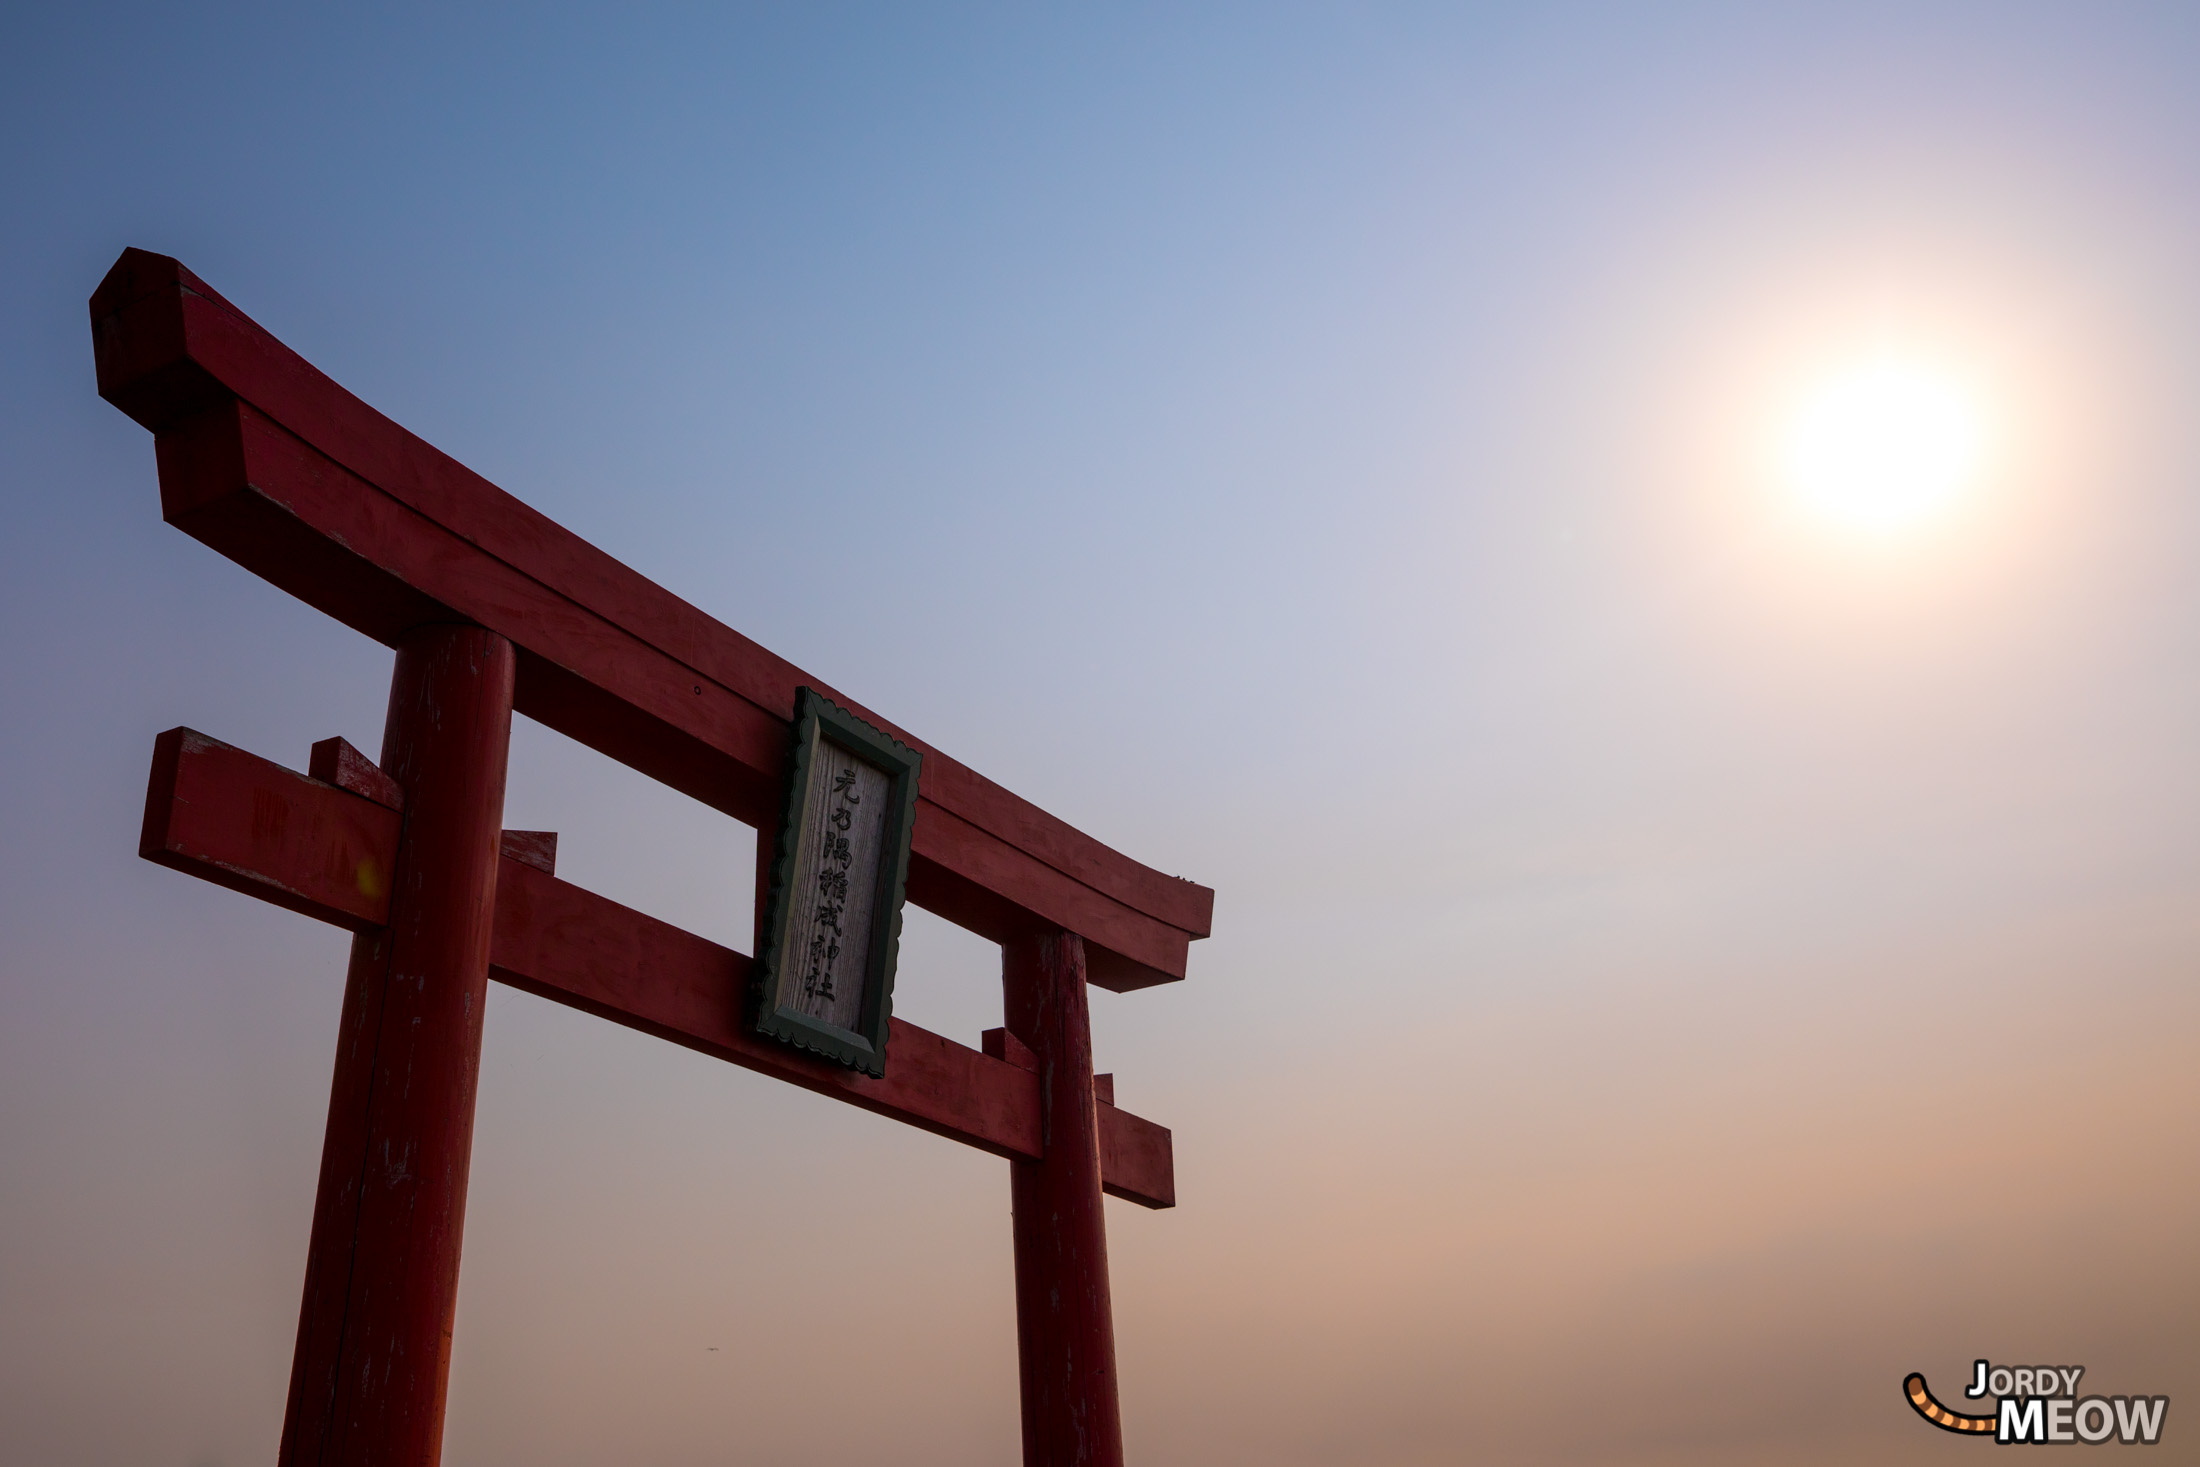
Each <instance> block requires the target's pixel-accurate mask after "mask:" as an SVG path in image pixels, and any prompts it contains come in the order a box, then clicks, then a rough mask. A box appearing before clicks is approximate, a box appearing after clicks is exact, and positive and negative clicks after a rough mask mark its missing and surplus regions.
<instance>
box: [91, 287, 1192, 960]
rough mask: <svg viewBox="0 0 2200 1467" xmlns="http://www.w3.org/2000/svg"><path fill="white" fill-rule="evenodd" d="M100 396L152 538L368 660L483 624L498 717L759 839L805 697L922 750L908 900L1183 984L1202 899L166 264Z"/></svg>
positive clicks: (1007, 934)
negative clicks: (153, 469) (509, 672)
mask: <svg viewBox="0 0 2200 1467" xmlns="http://www.w3.org/2000/svg"><path fill="white" fill-rule="evenodd" d="M92 319H93V331H94V340H95V346H96V353H97V360H98V372H99V391H100V395H101V396H102V397H105V398H106V399H107V400H108V401H110V402H112V403H114V404H115V406H117V407H119V408H121V409H122V410H123V411H124V412H126V413H128V414H129V415H130V416H131V417H132V418H134V419H136V420H137V421H138V422H139V423H140V424H142V425H143V426H145V427H146V428H149V429H151V430H152V431H153V433H154V434H155V446H156V451H157V453H158V456H159V463H160V487H161V512H162V516H163V517H164V518H165V519H166V520H167V521H168V522H169V523H170V524H173V525H175V526H176V527H177V528H179V529H181V530H183V531H184V532H185V533H186V534H189V535H191V536H193V537H194V538H196V539H198V540H200V541H203V542H204V543H205V544H207V545H209V546H211V547H213V548H214V549H216V550H218V551H220V552H222V553H223V554H224V555H227V556H229V557H230V558H231V559H233V560H235V561H237V562H238V563H239V564H240V565H243V566H244V567H245V568H247V569H248V570H251V571H254V572H256V573H257V574H259V575H260V576H262V577H264V578H265V579H267V580H269V581H271V582H273V583H274V584H276V585H277V586H280V587H282V588H283V589H284V590H286V591H289V592H290V593H291V594H292V595H294V596H297V597H298V598H299V599H300V600H303V601H305V602H307V603H309V604H311V605H313V606H316V607H318V608H320V609H321V610H322V611H325V612H327V613H328V614H329V615H331V616H334V617H335V618H337V619H338V620H339V621H342V622H344V623H345V624H346V625H348V626H351V627H354V628H356V629H358V630H359V631H362V632H365V633H366V634H367V635H369V636H371V637H374V638H376V639H377V640H379V641H382V642H384V643H390V644H394V643H395V641H396V639H397V638H398V637H399V636H400V635H401V634H402V633H403V632H404V631H405V630H406V629H407V628H409V627H413V626H417V625H419V624H421V623H423V622H428V621H438V620H446V621H447V620H461V621H470V622H474V623H478V624H479V625H481V626H484V627H487V628H488V629H490V630H491V631H494V632H497V633H499V634H500V635H502V636H504V637H506V638H508V639H509V640H510V641H511V642H512V643H513V644H514V645H515V646H516V647H517V648H518V651H519V673H518V685H517V691H516V694H515V707H516V708H517V709H518V711H520V712H522V713H525V714H527V715H528V716H529V717H531V718H534V719H536V720H537V721H539V722H541V723H544V724H546V725H548V726H549V727H551V728H554V729H557V730H558V731H559V732H561V733H564V734H566V735H568V736H570V737H572V738H575V739H577V740H579V741H580V742H582V743H584V744H587V745H589V746H590V747H592V748H595V749H598V750H600V751H602V752H603V753H605V754H608V755H610V756H611V757H612V758H615V759H618V760H620V761H621V762H622V763H625V764H628V765H630V766H632V767H633V768H635V769H637V770H639V771H641V772H642V773H644V774H647V775H650V776H652V777H653V778H656V779H659V780H662V781H663V782H665V783H666V784H669V785H671V786H673V787H674V788H676V789H679V790H682V791H684V792H685V793H687V794H689V795H692V796H694V797H695V798H696V799H699V800H701V801H703V802H704V803H706V804H709V805H712V806H714V807H716V808H718V809H720V810H723V811H725V812H726V813H727V814H729V815H732V816H734V817H735V818H736V819H740V820H744V821H747V822H749V823H751V824H755V825H760V826H761V825H768V824H769V823H770V822H771V821H772V819H773V818H774V810H775V805H776V801H777V799H778V792H779V784H780V780H781V778H782V776H783V772H784V764H785V760H786V757H787V745H788V733H787V725H788V720H789V719H790V718H791V716H792V714H793V711H794V702H795V690H796V689H797V688H798V687H800V686H803V685H805V684H807V685H808V686H811V687H814V688H817V689H818V690H819V691H820V692H824V693H827V694H828V695H829V696H831V697H832V698H833V699H835V700H836V701H838V702H841V703H843V704H845V705H847V706H849V707H851V708H854V709H856V710H857V711H858V712H860V713H861V714H862V716H863V717H865V718H867V719H869V720H870V721H872V722H873V723H875V724H877V725H879V726H880V727H882V728H885V729H887V730H888V731H890V732H891V733H893V734H894V735H895V736H896V737H898V738H900V739H902V740H903V741H904V742H906V743H908V744H911V745H912V746H914V747H917V748H920V749H922V750H923V751H924V769H923V776H922V784H921V787H920V791H919V803H918V806H917V817H916V827H915V834H914V840H913V846H912V851H911V856H910V864H909V887H908V895H909V900H911V901H913V902H915V903H916V904H917V905H918V906H921V907H924V908H925V909H927V910H929V911H932V912H936V913H938V914H939V915H941V916H943V917H945V918H947V919H948V920H950V921H952V922H955V923H957V924H959V925H961V926H963V927H967V928H969V929H970V930H972V931H974V932H977V933H980V934H981V935H984V936H986V937H990V938H993V939H995V940H999V941H1006V940H1008V939H1009V938H1012V937H1015V936H1018V935H1020V934H1023V933H1028V932H1034V931H1041V930H1064V931H1068V932H1073V933H1075V934H1077V935H1078V936H1079V937H1082V938H1083V939H1084V940H1085V943H1086V948H1087V952H1088V955H1089V957H1088V961H1089V973H1090V977H1091V980H1092V981H1093V982H1095V983H1098V984H1099V985H1101V986H1102V987H1105V988H1112V989H1116V990H1118V991H1122V990H1127V989H1134V988H1143V987H1147V986H1149V985H1151V984H1155V983H1165V982H1170V981H1173V980H1176V979H1180V978H1182V977H1183V976H1184V972H1185V960H1186V956H1187V951H1188V945H1189V943H1190V942H1191V940H1192V939H1193V938H1197V937H1205V936H1206V935H1207V932H1208V929H1209V923H1210V919H1211V917H1212V914H1213V909H1214V893H1213V892H1212V891H1210V890H1209V889H1208V888H1206V887H1203V886H1199V885H1197V884H1195V883H1193V882H1189V881H1184V880H1181V879H1178V878H1175V877H1170V876H1165V875H1163V874H1162V873H1160V872H1158V871H1155V870H1153V869H1151V868H1150V867H1146V866H1143V865H1140V864H1139V863H1138V862H1136V861H1133V860H1131V859H1130V858H1129V857H1127V856H1124V855H1122V854H1120V853H1119V852H1117V851H1114V850H1112V849H1110V848H1109V847H1107V846H1105V845H1103V844H1101V843H1100V842H1099V841H1097V840H1094V839H1093V838H1092V837H1090V836H1087V835H1085V834H1083V833H1081V832H1079V831H1077V830H1075V829H1073V828H1071V827H1070V826H1069V825H1067V824H1066V823H1064V822H1063V821H1061V820H1058V819H1056V818H1055V817H1053V816H1051V815H1049V814H1047V813H1046V812H1045V811H1043V810H1040V809H1039V808H1038V807H1036V806H1034V805H1032V804H1031V803H1029V802H1028V801H1026V800H1023V799H1020V798H1018V797H1017V796H1015V795H1013V794H1011V793H1009V792H1008V791H1007V790H1005V789H1003V788H1001V787H1000V786H999V785H996V784H994V783H993V782H992V781H990V780H988V779H986V778H984V777H983V776H981V775H979V774H977V773H976V772H974V771H973V770H971V769H969V768H967V767H965V766H964V765H961V764H959V763H957V762H955V761H954V760H953V759H951V758H948V757H947V756H946V755H943V754H941V753H940V752H939V751H937V750H935V749H933V748H931V747H930V746H929V745H927V744H924V743H923V742H922V741H921V740H918V739H916V738H914V737H912V736H911V735H909V734H908V733H907V732H905V731H903V730H901V729H899V728H897V727H895V726H894V725H893V724H892V723H890V722H888V721H887V720H886V719H883V718H880V717H879V716H878V715H877V714H875V713H872V712H870V711H869V710H868V709H865V708H863V707H862V705H860V704H858V703H856V702H855V701H854V700H852V699H848V698H846V697H845V696H844V695H842V694H841V693H839V692H837V691H834V690H833V689H831V688H830V687H828V686H827V685H826V684H824V683H822V682H820V681H818V680H817V679H815V678H812V677H810V676H808V675H807V674H805V673H803V672H802V671H801V670H800V669H798V668H796V667H795V666H793V665H792V664H791V663H789V662H787V661H785V660H784V659H783V658H779V657H776V656H774V655H773V654H771V653H770V652H768V651H766V650H764V649H763V648H762V647H760V646H758V645H757V644H756V643H754V642H752V641H750V640H749V639H748V638H746V637H744V636H742V635H741V634H740V633H739V632H736V631H734V630H733V629H732V628H730V627H727V626H725V625H724V624H722V623H720V622H718V621H716V620H714V619H713V618H711V617H709V616H707V615H705V614H704V613H703V612H701V611H699V610H697V609H696V608H695V607H693V606H690V605H689V604H687V603H686V602H684V601H682V600H680V599H679V598H678V597H676V596H674V595H672V593H670V592H669V591H666V590H664V589H663V588H662V587H660V586H658V585H656V584H655V583H653V582H651V581H650V580H648V579H647V578H646V577H644V576H642V575H640V574H638V573H637V572H635V571H633V570H631V569H630V568H628V567H627V566H624V565H622V564H620V563H619V562H618V561H616V560H614V559H613V558H612V557H610V556H609V555H606V554H605V553H603V552H602V551H600V550H598V549H596V548H595V547H594V546H592V545H590V544H588V543H587V542H586V541H584V540H582V539H581V538H580V537H578V536H577V535H574V534H572V533H571V532H570V531H568V530H566V529H564V528H562V527H561V526H559V525H557V524H555V523H553V522H552V521H551V520H549V519H548V518H546V517H545V516H543V515H542V514H540V513H538V512H536V511H535V510H533V509H530V508H528V507H527V506H526V505H524V504H522V503H521V502H520V501H519V500H517V499H515V498H513V497H512V496H511V495H509V494H507V493H505V492H504V491H503V490H501V489H499V488H497V487H496V486H495V485H494V484H491V483H490V482H489V481H488V480H486V479H484V478H482V477H481V476H480V475H479V474H476V473H474V472H473V471H472V470H470V469H468V468H466V467H465V466H464V465H463V464H460V463H459V462H458V461H457V460H455V459H453V458H451V457H450V456H449V455H447V454H445V453H443V452H441V451H439V450H438V449H436V448H435V447H433V446H432V445H430V444H428V443H426V442H424V441H423V440H421V439H420V438H418V437H416V436H415V435H413V434H412V433H410V432H408V431H407V430H406V429H404V428H402V427H400V426H399V425H397V424H396V423H394V422H391V421H390V420H389V419H388V418H386V417H384V416H383V415H382V414H381V413H378V412H376V411H375V410H374V409H373V408H371V407H369V406H367V405H366V404H365V403H363V402H361V401H360V400H359V399H358V398H356V397H354V396H353V395H352V394H351V393H349V392H347V391H345V390H344V389H343V388H342V387H340V386H338V385H337V384H336V383H335V382H333V381H331V380H330V379H329V378H328V377H327V376H325V375H324V374H322V373H321V372H320V371H318V370H316V369H315V368H314V367H313V365H312V364H311V363H309V362H307V361H306V360H305V359H304V358H302V357H300V356H299V355H298V354H297V353H296V352H294V351H292V350H291V349H290V348H288V347H286V346H284V345H283V344H282V342H280V341H278V340H277V339H276V338H275V337H274V336H273V335H271V334H270V333H269V332H267V331H266V330H265V329H263V328H262V327H261V326H259V325H258V324H257V323H256V322H254V321H253V320H252V319H251V318H249V317H248V316H246V315H245V314H244V313H243V312H242V311H239V310H238V309H237V308H236V307H234V306H232V305H231V304H230V303H229V302H228V301H226V300H224V299H222V297H221V296H220V295H218V294H216V293H215V292H214V291H213V290H211V289H210V288H208V287H207V286H206V285H205V284H204V283H203V282H201V281H200V280H199V279H198V277H197V276H195V275H193V274H192V273H191V272H190V271H189V270H186V269H185V268H184V267H183V266H182V265H181V264H179V263H178V262H177V261H175V260H173V259H170V258H169V257H167V256H165V255H156V254H151V253H149V252H146V251H143V250H135V249H133V250H127V251H125V252H124V253H123V255H122V258H121V259H119V260H118V261H116V263H115V266H114V268H113V269H112V270H110V271H109V272H108V274H107V278H106V279H105V280H103V281H102V282H101V283H100V287H99V289H98V291H97V292H95V293H94V294H93V296H92Z"/></svg>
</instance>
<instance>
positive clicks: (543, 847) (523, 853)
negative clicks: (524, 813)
mask: <svg viewBox="0 0 2200 1467" xmlns="http://www.w3.org/2000/svg"><path fill="white" fill-rule="evenodd" d="M500 853H501V854H502V855H503V857H504V859H505V860H507V861H517V862H519V863H520V864H521V865H522V866H532V867H534V868H535V869H536V870H537V871H540V872H541V873H542V874H543V875H545V876H549V875H553V874H555V873H556V871H557V869H558V833H557V832H556V831H554V830H507V831H506V832H504V844H503V847H502V849H501V852H500Z"/></svg>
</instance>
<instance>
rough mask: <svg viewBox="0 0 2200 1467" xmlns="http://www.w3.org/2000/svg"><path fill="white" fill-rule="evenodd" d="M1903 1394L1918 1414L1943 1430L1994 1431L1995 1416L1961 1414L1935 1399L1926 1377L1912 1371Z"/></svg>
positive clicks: (1964, 1431)
mask: <svg viewBox="0 0 2200 1467" xmlns="http://www.w3.org/2000/svg"><path fill="white" fill-rule="evenodd" d="M1902 1394H1904V1395H1905V1396H1908V1397H1909V1398H1910V1404H1911V1405H1912V1406H1913V1407H1915V1408H1916V1410H1917V1414H1918V1415H1920V1416H1922V1417H1924V1418H1925V1419H1926V1420H1927V1421H1930V1422H1931V1423H1932V1424H1933V1425H1935V1426H1937V1427H1939V1428H1940V1429H1941V1430H1942V1431H1960V1432H1962V1433H1963V1434H1964V1435H1966V1436H1969V1435H1971V1434H1973V1433H1975V1432H1985V1433H1989V1434H1990V1433H1992V1431H1993V1429H1994V1426H1995V1418H1994V1417H1991V1416H1959V1415H1957V1414H1956V1413H1955V1412H1953V1411H1951V1410H1949V1409H1948V1408H1947V1407H1946V1406H1943V1405H1941V1404H1940V1402H1938V1401H1936V1400H1934V1399H1933V1393H1932V1392H1931V1391H1929V1390H1927V1389H1926V1388H1925V1377H1924V1376H1922V1375H1920V1374H1918V1373H1917V1372H1916V1371H1914V1370H1913V1371H1911V1372H1910V1373H1909V1375H1907V1376H1906V1377H1904V1378H1903V1381H1902Z"/></svg>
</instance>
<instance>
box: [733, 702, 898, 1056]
mask: <svg viewBox="0 0 2200 1467" xmlns="http://www.w3.org/2000/svg"><path fill="white" fill-rule="evenodd" d="M922 757H923V756H922V755H921V754H919V753H918V752H917V751H916V750H915V749H912V748H910V747H909V746H908V745H907V744H904V743H902V742H901V741H900V740H899V739H894V738H889V737H888V736H887V735H885V734H883V733H881V732H879V731H878V730H877V729H875V728H873V727H872V726H871V725H870V724H868V723H865V722H864V721H863V720H862V719H860V718H857V717H856V716H855V715H854V714H852V713H850V712H848V711H847V710H846V709H844V708H842V707H840V706H839V705H838V704H835V703H833V702H832V701H830V700H829V699H826V698H822V697H820V696H818V694H817V693H816V692H814V691H813V690H811V689H809V688H802V689H799V690H798V691H797V693H796V695H795V718H794V752H793V757H792V758H791V759H790V760H789V761H788V764H789V769H788V774H787V793H786V802H785V805H784V807H783V808H782V810H781V813H780V819H779V842H778V845H777V847H776V848H775V850H774V853H773V857H772V869H771V885H770V889H769V894H768V896H767V897H766V899H765V903H764V922H763V929H762V932H761V935H760V939H759V941H758V944H757V945H758V947H759V948H761V949H762V950H761V951H760V952H759V953H758V954H757V964H756V989H755V996H754V1003H755V1017H756V1032H757V1033H759V1034H762V1035H765V1036H767V1037H769V1038H773V1039H778V1040H781V1041H783V1042H785V1043H788V1044H791V1045H794V1046H795V1047H796V1048H798V1049H806V1050H809V1051H811V1052H812V1053H814V1054H819V1055H823V1056H824V1057H826V1058H827V1059H832V1060H837V1061H838V1062H840V1063H841V1064H844V1065H847V1066H848V1067H849V1068H851V1069H856V1070H861V1071H863V1072H864V1073H865V1074H869V1075H884V1074H885V1073H886V1032H887V1023H888V1020H889V1019H890V1018H891V1017H892V1014H893V1006H894V1004H893V1000H894V959H895V956H896V954H897V952H898V950H899V948H900V946H901V900H902V888H903V886H904V885H905V884H906V882H907V880H908V876H909V835H910V830H911V827H912V826H913V825H914V824H915V823H916V811H917V767H918V764H919V762H920V761H921V759H922Z"/></svg>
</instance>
